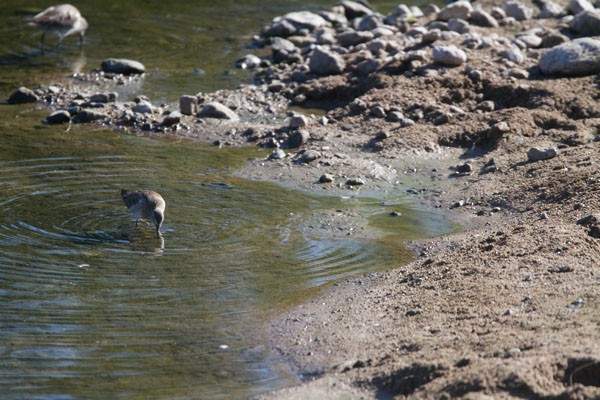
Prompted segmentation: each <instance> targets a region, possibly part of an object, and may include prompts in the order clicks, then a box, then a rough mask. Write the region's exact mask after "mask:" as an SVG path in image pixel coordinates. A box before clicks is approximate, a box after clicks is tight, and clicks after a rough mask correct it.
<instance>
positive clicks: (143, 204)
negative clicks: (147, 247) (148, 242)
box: [121, 189, 166, 238]
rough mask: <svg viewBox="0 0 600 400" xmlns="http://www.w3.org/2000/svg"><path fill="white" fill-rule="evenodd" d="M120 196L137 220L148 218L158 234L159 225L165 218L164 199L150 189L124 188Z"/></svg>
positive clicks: (158, 235)
mask: <svg viewBox="0 0 600 400" xmlns="http://www.w3.org/2000/svg"><path fill="white" fill-rule="evenodd" d="M121 197H122V198H123V201H124V202H125V205H126V206H127V208H128V209H129V211H131V213H132V214H133V216H134V217H135V218H136V220H135V222H136V224H137V222H138V220H139V219H141V218H143V219H148V220H150V221H152V222H154V226H156V236H157V237H158V238H160V237H161V235H160V227H161V225H162V223H163V221H164V219H165V206H166V203H165V200H164V199H163V198H162V196H161V195H160V194H158V193H156V192H154V191H152V190H125V189H121Z"/></svg>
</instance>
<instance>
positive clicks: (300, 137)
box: [288, 129, 310, 148]
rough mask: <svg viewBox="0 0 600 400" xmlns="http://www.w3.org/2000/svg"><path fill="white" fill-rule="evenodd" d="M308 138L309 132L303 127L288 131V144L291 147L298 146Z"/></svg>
mask: <svg viewBox="0 0 600 400" xmlns="http://www.w3.org/2000/svg"><path fill="white" fill-rule="evenodd" d="M309 140H310V133H309V132H308V131H307V130H304V129H298V130H296V131H293V132H292V133H290V135H289V137H288V145H289V146H290V147H292V148H296V147H300V146H302V145H303V144H306V143H307V142H308V141H309Z"/></svg>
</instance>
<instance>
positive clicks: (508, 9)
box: [504, 0, 533, 21]
mask: <svg viewBox="0 0 600 400" xmlns="http://www.w3.org/2000/svg"><path fill="white" fill-rule="evenodd" d="M504 12H505V13H506V16H507V17H512V18H514V19H516V20H517V21H524V20H527V19H531V17H532V16H533V9H532V8H530V7H527V6H526V5H525V4H523V3H521V2H519V1H515V0H510V1H507V2H506V3H505V4H504Z"/></svg>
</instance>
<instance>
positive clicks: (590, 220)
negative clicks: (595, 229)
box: [577, 214, 600, 226]
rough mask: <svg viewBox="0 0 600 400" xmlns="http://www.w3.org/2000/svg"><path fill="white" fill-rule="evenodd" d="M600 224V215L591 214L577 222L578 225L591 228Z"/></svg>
mask: <svg viewBox="0 0 600 400" xmlns="http://www.w3.org/2000/svg"><path fill="white" fill-rule="evenodd" d="M596 224H600V214H590V215H586V216H585V217H583V218H581V219H579V220H577V225H583V226H590V225H596Z"/></svg>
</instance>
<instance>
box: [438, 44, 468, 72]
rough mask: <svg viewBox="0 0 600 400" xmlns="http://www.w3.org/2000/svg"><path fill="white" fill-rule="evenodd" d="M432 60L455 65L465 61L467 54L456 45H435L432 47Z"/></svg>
mask: <svg viewBox="0 0 600 400" xmlns="http://www.w3.org/2000/svg"><path fill="white" fill-rule="evenodd" d="M433 61H434V62H435V63H438V64H442V65H448V66H453V67H455V66H459V65H461V64H463V63H464V62H465V61H467V55H466V53H465V52H464V51H462V50H461V49H459V48H458V47H456V46H452V45H450V46H435V47H434V48H433Z"/></svg>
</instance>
